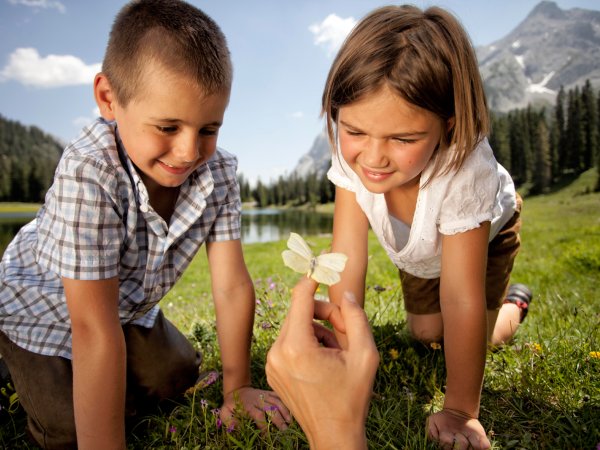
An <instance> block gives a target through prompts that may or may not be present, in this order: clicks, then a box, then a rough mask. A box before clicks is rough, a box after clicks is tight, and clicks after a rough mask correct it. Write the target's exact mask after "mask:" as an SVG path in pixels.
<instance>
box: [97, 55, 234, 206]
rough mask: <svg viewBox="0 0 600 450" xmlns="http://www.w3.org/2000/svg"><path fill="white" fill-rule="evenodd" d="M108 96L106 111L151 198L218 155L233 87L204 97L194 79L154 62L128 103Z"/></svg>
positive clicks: (181, 181) (171, 186)
mask: <svg viewBox="0 0 600 450" xmlns="http://www.w3.org/2000/svg"><path fill="white" fill-rule="evenodd" d="M101 76H103V75H99V77H101ZM105 81H106V83H109V82H108V80H106V79H105ZM99 83H102V81H100V82H98V81H97V82H96V84H99ZM109 95H110V96H109V98H110V101H108V102H107V104H106V105H105V109H103V108H102V107H101V108H100V110H101V112H102V115H103V117H104V118H105V119H108V120H115V121H116V122H117V127H118V130H119V135H120V137H121V140H122V141H123V146H124V147H125V151H126V152H127V154H128V156H129V158H130V159H131V161H132V162H133V164H134V165H135V166H136V168H137V169H138V172H139V174H140V177H141V178H142V180H143V181H144V184H145V185H146V188H147V189H148V193H149V194H150V196H151V198H152V197H153V194H155V195H156V194H158V193H160V192H162V191H163V190H164V188H167V189H168V188H176V187H179V186H181V184H183V182H184V181H185V180H186V179H187V178H188V177H189V176H190V174H191V173H192V172H193V171H194V170H196V169H197V168H198V167H199V166H200V165H201V164H203V163H204V162H206V161H207V160H208V159H210V157H211V156H212V155H213V154H214V152H215V150H216V146H217V136H218V134H219V129H220V127H221V124H222V123H223V116H224V114H225V109H226V107H227V104H228V101H229V91H227V92H224V93H216V94H211V95H206V94H205V91H204V89H203V88H202V87H200V86H198V85H197V83H195V82H194V81H193V80H191V79H189V78H187V77H186V76H183V75H180V74H178V73H175V72H174V71H171V70H169V69H165V68H163V67H162V66H160V65H158V64H155V63H150V64H148V67H147V68H146V74H145V75H144V78H143V83H142V86H140V88H139V90H138V92H137V93H136V95H135V97H134V98H133V99H132V100H131V101H130V102H129V103H128V104H127V105H126V106H122V105H121V104H120V103H119V102H118V101H117V100H116V99H115V97H114V94H113V93H111V94H109Z"/></svg>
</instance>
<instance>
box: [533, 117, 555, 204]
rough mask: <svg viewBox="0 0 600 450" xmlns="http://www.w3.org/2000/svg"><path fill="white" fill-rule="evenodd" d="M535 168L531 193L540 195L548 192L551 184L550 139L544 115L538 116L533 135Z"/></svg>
mask: <svg viewBox="0 0 600 450" xmlns="http://www.w3.org/2000/svg"><path fill="white" fill-rule="evenodd" d="M533 142H534V145H533V147H534V148H535V149H536V151H535V161H534V162H535V167H534V171H533V180H532V181H533V186H532V192H534V193H538V194H542V193H545V192H548V189H549V188H550V185H551V183H552V161H551V159H550V139H549V135H548V126H547V125H546V119H545V117H544V114H543V113H542V114H540V115H539V116H538V123H537V126H536V128H535V133H534V141H533Z"/></svg>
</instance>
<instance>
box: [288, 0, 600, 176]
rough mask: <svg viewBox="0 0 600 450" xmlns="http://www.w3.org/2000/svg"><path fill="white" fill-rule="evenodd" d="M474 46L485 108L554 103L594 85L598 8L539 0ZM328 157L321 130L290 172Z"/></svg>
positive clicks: (599, 83) (599, 41) (599, 74)
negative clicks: (505, 30) (508, 27)
mask: <svg viewBox="0 0 600 450" xmlns="http://www.w3.org/2000/svg"><path fill="white" fill-rule="evenodd" d="M475 50H476V52H477V58H478V61H479V69H480V71H481V76H482V78H483V82H484V86H485V91H486V94H487V98H488V104H489V106H490V109H492V110H494V111H501V112H506V111H509V110H511V109H516V108H524V107H526V106H527V105H528V104H529V103H532V104H544V103H546V104H551V105H554V103H555V101H556V94H557V92H558V90H559V89H560V87H561V86H564V88H565V90H569V89H570V88H573V87H575V86H583V84H584V83H585V80H587V79H589V80H590V82H591V83H592V86H594V87H595V88H598V87H600V11H594V10H587V9H580V8H573V9H569V10H563V9H560V8H559V7H558V6H557V4H556V3H554V2H552V1H542V2H540V3H539V4H538V5H537V6H536V7H535V8H534V9H533V10H532V11H531V12H530V13H529V15H528V16H527V17H526V18H525V20H523V22H521V23H520V24H519V25H518V26H517V27H516V28H515V29H514V30H513V31H511V32H510V33H509V34H508V35H507V36H506V37H504V38H502V39H499V40H497V41H495V42H493V43H492V44H490V45H486V46H481V47H477V48H476V49H475ZM330 158H331V156H330V149H329V143H328V142H327V138H326V135H325V134H324V133H321V134H320V135H319V136H317V137H316V139H315V141H314V143H313V145H312V147H311V149H310V151H309V152H308V153H307V154H306V155H304V156H302V158H300V161H299V162H298V164H297V166H296V168H295V169H294V173H296V174H298V175H299V176H305V175H307V174H308V173H310V172H312V171H314V170H317V172H318V173H319V174H320V173H323V172H324V171H326V170H327V168H328V166H329V161H330Z"/></svg>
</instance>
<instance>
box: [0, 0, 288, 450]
mask: <svg viewBox="0 0 600 450" xmlns="http://www.w3.org/2000/svg"><path fill="white" fill-rule="evenodd" d="M231 79H232V68H231V62H230V58H229V51H228V49H227V44H226V41H225V37H224V36H223V34H222V33H221V31H220V29H219V27H218V26H217V25H216V24H215V23H214V22H213V21H212V19H210V18H209V17H208V16H206V15H205V14H204V13H203V12H201V11H199V10H198V9H196V8H195V7H193V6H190V5H189V4H186V3H184V2H182V1H179V0H142V1H136V2H132V3H130V4H128V5H126V6H125V7H123V9H122V10H121V11H120V12H119V14H118V15H117V17H116V19H115V22H114V24H113V27H112V30H111V34H110V38H109V42H108V47H107V50H106V55H105V58H104V62H103V67H102V72H101V73H99V74H98V75H96V77H95V80H94V96H95V99H96V102H97V104H98V107H99V109H100V113H101V115H102V117H101V118H99V119H98V120H97V121H96V122H95V123H93V124H92V125H90V126H89V127H87V128H86V129H84V130H83V133H82V134H81V136H80V137H79V138H78V139H76V140H75V141H73V142H72V143H71V144H70V145H69V146H68V147H67V148H66V149H65V151H64V153H63V156H62V158H61V161H60V162H59V165H58V168H57V170H56V174H55V179H54V182H53V185H52V187H51V188H50V190H49V191H48V194H47V196H46V201H45V204H44V206H43V207H42V208H41V210H40V212H39V213H38V215H37V218H36V220H34V221H33V222H31V223H30V224H28V225H26V226H25V227H23V229H22V230H21V231H20V232H19V233H18V235H17V236H16V237H15V239H14V240H13V242H12V243H11V244H10V246H9V247H8V248H7V249H6V252H5V255H4V258H3V261H2V264H1V265H0V331H1V332H0V353H1V354H2V356H3V357H4V359H5V361H6V363H7V365H8V367H9V370H10V372H11V375H12V377H13V381H14V384H15V387H16V389H17V392H18V393H19V397H20V400H21V404H22V405H23V407H24V409H25V411H26V412H27V415H28V428H29V432H30V434H31V435H32V436H33V437H34V439H35V440H36V441H37V442H38V444H39V445H41V446H42V447H44V448H70V447H75V446H77V445H78V446H79V448H80V449H84V448H85V449H87V448H102V449H107V448H124V447H125V430H124V428H125V425H124V424H125V415H126V413H125V411H127V415H129V414H130V413H133V412H134V411H135V410H136V409H139V408H142V407H144V406H145V405H146V404H147V403H149V402H155V401H158V400H160V399H164V398H172V397H174V396H177V395H179V394H181V393H183V392H184V391H185V390H186V389H187V388H188V387H190V386H192V385H194V383H195V381H196V379H197V378H198V372H199V370H198V368H199V364H200V361H201V357H200V355H199V354H198V353H197V352H195V350H194V349H193V347H192V346H191V344H190V343H189V342H188V341H187V340H186V338H185V337H184V336H183V335H182V334H181V333H180V332H179V331H178V330H177V329H176V328H175V327H174V326H173V325H172V324H171V323H170V322H169V321H167V320H166V319H165V318H164V316H163V315H162V313H161V312H160V310H159V309H158V307H157V306H156V304H157V303H158V301H159V300H160V299H161V298H162V297H163V296H164V295H165V294H166V292H167V291H168V290H169V289H170V288H171V287H172V286H173V285H174V283H175V282H176V281H177V280H178V279H179V277H180V275H181V273H182V272H183V271H184V269H185V268H186V267H187V266H188V264H189V263H190V261H191V260H192V259H193V257H194V255H195V254H196V252H197V251H198V249H199V248H200V246H201V245H202V244H203V243H204V242H206V249H207V255H208V261H209V265H210V273H211V281H212V291H213V298H214V302H215V309H216V313H217V329H218V338H219V344H220V347H221V354H222V364H223V392H224V403H223V406H222V408H221V414H222V417H223V418H224V419H226V420H228V419H229V417H230V415H231V413H232V410H233V408H234V404H235V402H236V401H237V399H239V401H241V403H242V404H243V406H244V409H245V410H246V411H247V412H248V414H250V416H251V417H253V418H254V420H255V421H256V422H257V423H259V425H260V422H261V421H264V413H263V409H264V405H265V403H267V404H271V405H273V406H276V407H277V408H278V410H279V411H280V412H279V413H278V415H276V416H275V417H274V421H275V423H276V424H277V425H278V426H279V427H285V422H286V421H289V420H290V419H291V418H290V416H289V413H288V412H287V409H285V407H284V406H283V404H282V403H281V402H280V400H279V399H278V397H277V396H276V395H275V394H274V393H272V392H269V391H260V390H256V389H253V388H251V387H250V364H249V357H250V351H249V347H250V339H251V334H252V325H253V317H254V288H253V285H252V282H251V279H250V277H249V274H248V271H247V269H246V266H245V263H244V259H243V255H242V249H241V243H240V210H241V203H240V197H239V188H238V185H237V181H236V165H237V162H236V159H235V157H233V156H232V155H230V154H228V153H226V152H225V151H223V150H221V149H218V148H217V147H216V141H217V135H218V132H219V128H220V126H221V123H222V122H223V116H224V112H225V109H226V107H227V103H228V101H229V93H230V88H231ZM234 394H235V395H234ZM234 396H235V399H234ZM279 414H280V415H279Z"/></svg>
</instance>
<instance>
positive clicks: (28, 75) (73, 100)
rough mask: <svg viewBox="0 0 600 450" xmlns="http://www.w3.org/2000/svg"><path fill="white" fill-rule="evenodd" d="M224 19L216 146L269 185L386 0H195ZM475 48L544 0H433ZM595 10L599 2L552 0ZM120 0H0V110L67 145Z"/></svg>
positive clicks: (304, 140)
mask: <svg viewBox="0 0 600 450" xmlns="http://www.w3.org/2000/svg"><path fill="white" fill-rule="evenodd" d="M190 3H192V4H194V5H195V6H197V7H199V8H200V9H202V10H203V11H204V12H206V13H207V14H208V15H209V16H211V17H212V18H213V19H214V20H215V21H216V22H217V23H218V24H219V26H220V27H221V29H222V30H223V32H224V33H225V36H226V37H227V40H228V44H229V49H230V51H231V55H232V60H233V66H234V81H233V89H232V93H231V99H230V103H229V106H228V108H227V111H226V113H225V120H224V124H223V127H222V128H221V131H220V135H219V146H220V147H223V148H224V149H226V150H228V151H229V152H231V153H234V154H235V155H237V157H238V161H239V172H241V173H242V174H243V175H244V177H245V178H246V179H248V180H250V181H251V182H253V183H254V182H255V181H256V180H257V179H258V178H260V179H261V181H263V182H264V183H269V182H270V181H273V180H275V179H276V178H277V177H278V176H280V175H283V176H285V175H286V174H290V173H291V172H292V171H293V169H294V167H295V166H296V164H297V162H298V160H299V159H300V157H301V156H302V155H304V154H305V153H307V152H308V151H309V149H310V147H311V145H312V143H313V141H314V139H315V137H316V136H317V135H318V134H319V133H320V132H321V130H322V129H323V120H322V119H321V118H320V116H319V113H320V101H321V94H322V90H323V86H324V83H325V79H326V77H327V73H328V71H329V67H330V65H331V63H332V61H333V58H334V56H335V53H336V50H337V49H338V48H339V46H340V44H341V42H342V41H343V39H344V37H345V36H346V35H347V33H348V32H349V31H350V29H351V28H352V27H353V25H354V24H355V23H356V22H357V21H358V20H359V19H360V18H361V17H363V16H364V15H365V14H367V13H368V12H369V11H371V10H372V9H374V8H377V7H379V6H383V5H386V4H390V2H386V1H381V0H210V1H208V0H206V1H205V0H190ZM411 3H412V4H415V5H417V6H419V7H421V8H423V7H427V6H431V5H436V6H441V7H444V8H446V9H448V10H449V11H451V12H452V13H454V14H455V15H456V16H457V17H458V19H459V20H460V21H461V23H462V24H463V26H464V27H465V28H466V30H467V32H468V33H469V36H470V37H471V40H472V42H473V44H474V45H476V46H480V45H488V44H491V43H492V42H494V41H496V40H498V39H501V38H502V37H504V36H505V35H507V34H508V33H509V32H510V31H512V30H513V29H514V28H515V27H516V26H517V25H518V24H519V23H520V22H522V21H523V20H524V19H525V17H526V16H527V15H528V14H529V12H530V11H531V10H532V9H533V8H534V7H535V6H536V5H537V4H538V3H539V0H485V1H481V0H438V1H434V2H431V1H427V2H426V1H418V0H413V1H412V2H411ZM556 3H557V4H558V6H559V7H561V8H562V9H570V8H575V7H578V8H585V9H595V10H598V9H600V0H556ZM124 4H125V2H124V1H118V0H101V1H98V0H94V1H91V0H0V115H2V116H3V117H5V118H7V119H11V120H17V121H19V122H21V123H22V124H24V125H35V126H37V127H39V128H41V129H42V130H43V131H45V132H47V133H50V134H52V135H54V136H56V137H58V138H59V139H61V140H62V141H64V142H65V143H66V142H68V141H69V140H71V139H73V138H74V137H76V136H77V135H78V134H79V131H80V129H81V128H82V126H84V125H85V124H87V123H89V122H91V121H92V120H93V119H94V118H95V117H96V116H97V114H98V112H97V107H96V104H95V102H94V98H93V92H92V81H93V79H94V75H95V74H96V73H97V72H98V71H99V70H100V65H101V62H102V58H103V55H104V50H105V47H106V42H107V39H108V33H109V31H110V27H111V25H112V21H113V19H114V16H115V14H116V13H117V12H118V11H119V9H120V8H121V7H122V6H123V5H124Z"/></svg>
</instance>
